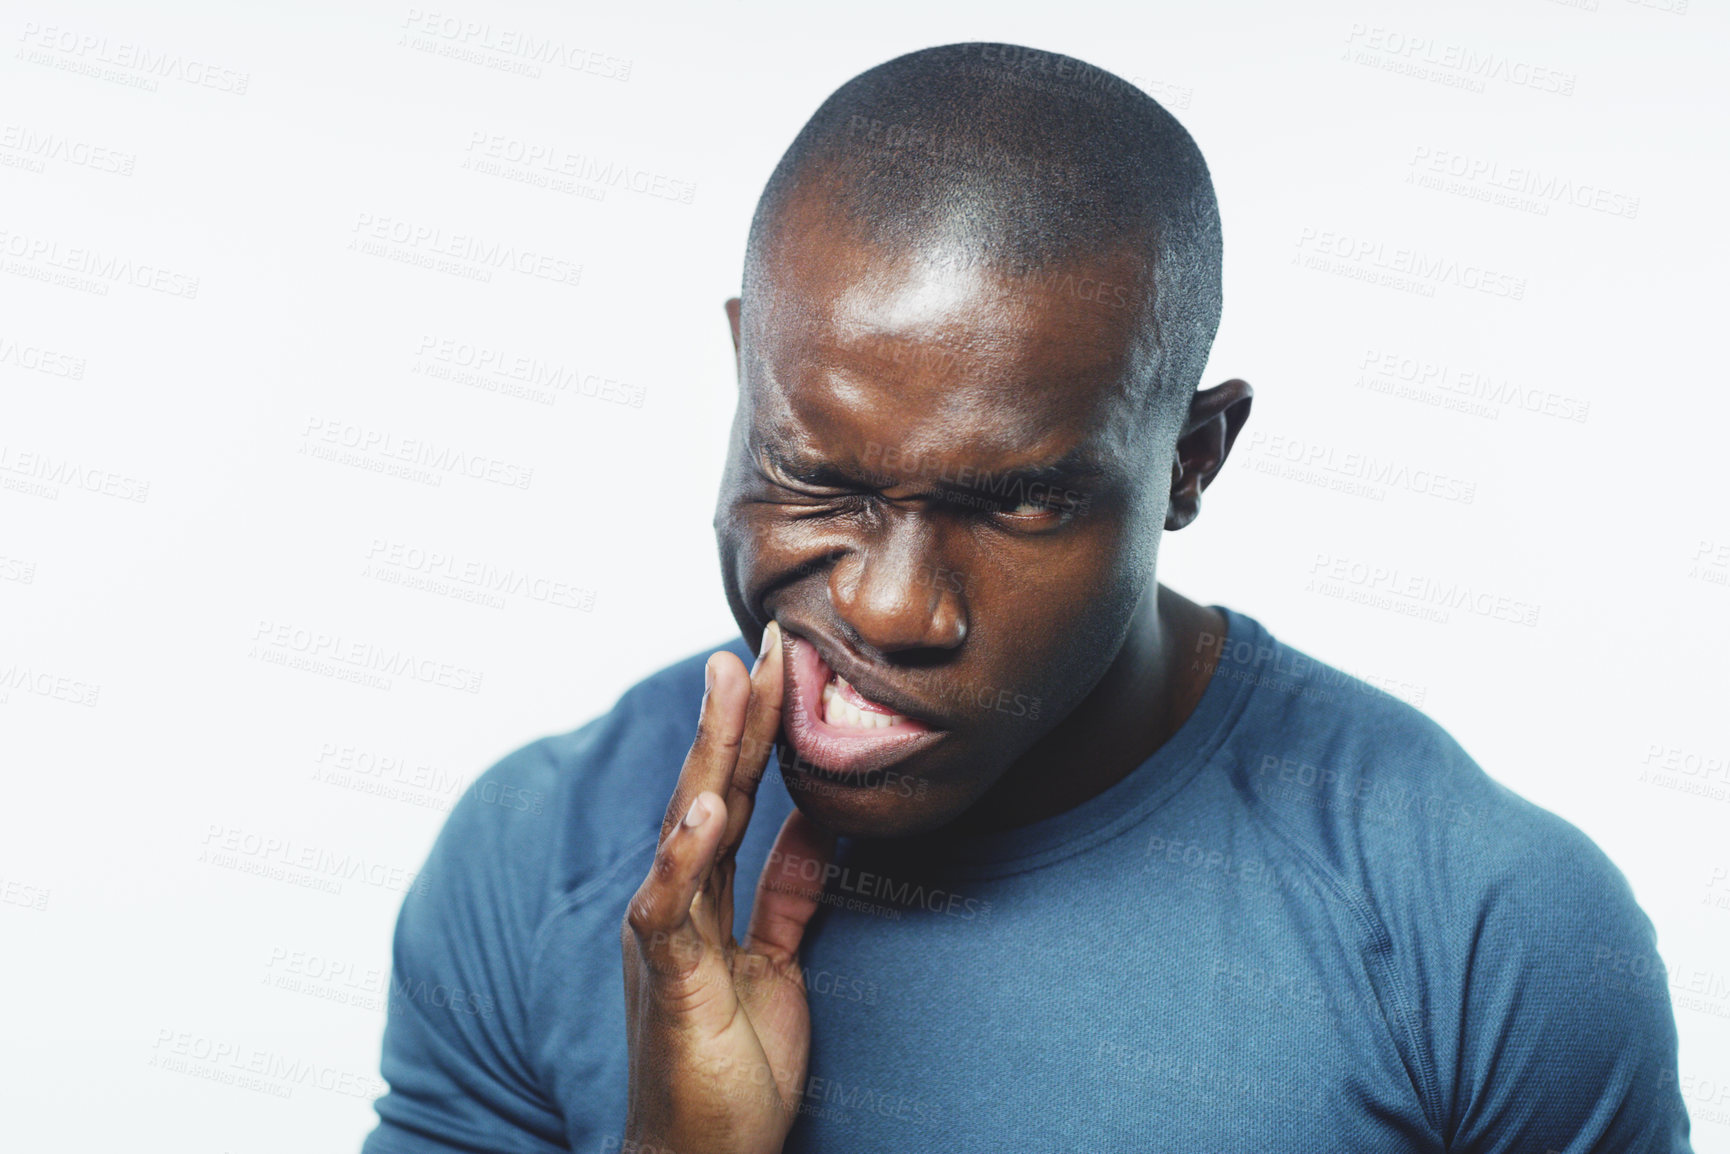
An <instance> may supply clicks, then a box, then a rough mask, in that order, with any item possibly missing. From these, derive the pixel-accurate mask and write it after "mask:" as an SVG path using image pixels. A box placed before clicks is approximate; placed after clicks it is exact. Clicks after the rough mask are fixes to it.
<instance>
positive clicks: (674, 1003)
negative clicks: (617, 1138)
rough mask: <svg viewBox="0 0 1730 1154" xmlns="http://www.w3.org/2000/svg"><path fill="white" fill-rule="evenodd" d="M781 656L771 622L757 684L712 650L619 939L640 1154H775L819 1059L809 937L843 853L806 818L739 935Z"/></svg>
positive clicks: (780, 853)
mask: <svg viewBox="0 0 1730 1154" xmlns="http://www.w3.org/2000/svg"><path fill="white" fill-rule="evenodd" d="M781 661H782V654H781V630H780V627H779V626H778V625H777V624H776V623H775V622H770V623H769V626H768V628H767V629H766V630H765V631H764V634H763V654H762V656H759V657H758V658H757V663H756V665H755V666H753V667H752V670H751V672H750V673H749V674H746V672H745V666H744V663H743V662H741V661H740V660H739V659H738V658H736V657H734V656H733V655H732V654H730V653H725V652H722V653H715V654H712V655H710V657H709V662H708V665H707V667H706V670H705V676H706V678H707V679H708V689H707V691H706V692H705V693H704V694H703V704H702V709H701V713H700V714H699V718H698V722H697V739H696V741H695V742H694V743H693V744H692V746H691V751H690V753H688V754H687V755H686V756H685V765H684V768H683V769H682V770H681V771H680V773H679V784H678V786H677V787H676V788H675V789H674V790H673V798H672V801H671V802H670V803H669V804H668V806H667V816H666V817H665V819H663V820H662V822H661V842H660V845H659V847H658V848H657V849H656V850H655V861H654V864H653V865H652V866H650V868H649V876H648V877H646V878H644V879H643V884H642V885H641V886H639V887H637V893H636V896H635V897H634V898H632V899H631V904H630V908H629V910H628V912H627V913H626V916H625V922H624V926H623V927H622V929H621V932H620V938H621V941H622V945H623V948H624V954H625V1030H626V1034H627V1038H628V1043H629V1046H630V1101H629V1104H628V1107H627V1113H626V1124H625V1136H626V1138H627V1139H628V1140H630V1141H635V1142H637V1143H639V1144H640V1145H641V1147H642V1148H643V1149H645V1150H648V1149H656V1148H660V1149H663V1150H667V1151H671V1152H673V1154H779V1151H780V1149H781V1145H782V1143H783V1142H785V1141H786V1138H787V1131H788V1130H789V1129H791V1127H792V1125H793V1120H794V1119H795V1118H796V1117H797V1115H798V1107H799V1102H800V1100H801V1096H802V1092H803V1088H804V1085H805V1073H806V1067H807V1063H808V1062H809V1059H810V1053H811V1016H810V1011H809V1008H808V1007H807V1005H806V1001H805V981H804V974H803V972H802V970H801V968H800V965H799V956H798V955H799V943H800V941H801V939H802V938H803V937H804V934H805V925H806V923H807V922H809V921H810V920H811V915H812V914H813V913H815V912H816V910H817V902H818V898H819V896H820V895H821V892H822V878H823V876H824V869H823V867H824V866H825V865H826V864H827V863H828V861H829V858H830V855H831V854H832V853H833V851H834V841H833V839H832V838H831V837H830V836H829V835H827V834H825V833H824V832H823V831H822V830H820V829H818V828H817V826H815V825H814V824H812V823H811V821H810V820H809V819H807V818H806V817H805V816H804V815H803V814H802V813H800V812H799V810H798V809H794V810H793V812H792V813H790V814H788V815H787V820H786V822H785V823H783V824H782V826H781V832H780V835H779V836H778V837H777V838H776V840H775V847H774V850H773V851H772V852H771V853H770V855H769V865H767V866H766V867H765V868H764V870H763V876H762V878H761V879H760V880H759V881H758V884H757V898H756V903H755V905H754V906H753V907H752V910H751V925H750V928H749V930H748V931H747V932H746V935H745V941H744V943H743V944H740V943H739V942H736V941H734V939H733V866H734V854H735V852H736V851H737V850H738V848H739V842H740V841H741V840H742V839H743V838H744V836H745V827H746V826H747V825H749V824H750V821H751V809H752V806H753V804H754V803H755V799H756V796H757V783H758V782H759V781H761V780H762V777H763V770H764V767H765V766H766V765H767V763H768V759H769V751H770V750H771V749H772V748H773V746H774V741H775V737H776V734H777V732H778V731H779V729H780V726H781V685H782V681H781ZM813 863H815V864H813ZM813 878H814V879H815V880H811V879H813ZM627 1148H628V1147H627Z"/></svg>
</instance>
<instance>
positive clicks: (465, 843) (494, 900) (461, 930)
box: [363, 743, 565, 1154]
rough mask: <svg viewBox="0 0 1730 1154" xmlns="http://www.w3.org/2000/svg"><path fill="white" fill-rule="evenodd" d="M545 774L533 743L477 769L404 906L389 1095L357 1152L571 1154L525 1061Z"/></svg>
mask: <svg viewBox="0 0 1730 1154" xmlns="http://www.w3.org/2000/svg"><path fill="white" fill-rule="evenodd" d="M552 772H553V765H552V759H551V757H550V756H548V754H547V752H546V748H545V744H544V743H536V744H534V745H530V746H527V747H525V748H523V749H520V750H518V751H517V752H515V753H513V754H511V755H510V756H508V757H506V758H504V759H503V760H501V761H500V762H499V763H498V764H497V765H495V766H494V767H493V768H491V769H490V770H488V771H487V772H486V773H485V774H483V775H482V776H481V777H480V778H479V779H478V780H477V781H476V783H475V786H474V787H473V788H471V789H470V790H469V791H468V792H467V793H465V794H464V796H463V798H462V799H461V800H460V801H459V802H458V803H457V805H456V806H455V808H453V810H452V811H451V815H450V818H449V820H447V822H446V823H445V827H444V829H443V831H442V832H441V833H440V834H439V837H438V840H437V842H436V843H435V844H434V846H433V849H432V852H431V853H430V855H429V856H428V858H427V862H426V866H425V868H424V869H423V870H422V872H421V874H420V876H419V877H418V878H417V879H416V882H415V884H414V886H413V887H411V889H410V891H409V893H408V895H407V896H406V897H405V898H404V900H403V905H402V912H401V914H400V915H399V916H398V919H397V925H396V935H395V939H394V944H393V948H392V956H391V980H390V997H389V1003H388V1010H387V1018H386V1023H385V1031H384V1052H383V1059H382V1061H381V1073H382V1074H383V1075H384V1078H385V1081H386V1082H387V1083H389V1086H390V1090H389V1092H388V1093H387V1094H386V1095H385V1096H384V1097H382V1098H380V1099H379V1100H378V1102H377V1103H376V1108H377V1110H378V1114H379V1125H378V1127H377V1129H375V1130H374V1131H373V1132H372V1133H371V1134H370V1135H369V1136H368V1138H367V1140H366V1144H365V1146H364V1148H363V1150H364V1154H407V1152H414V1154H420V1152H423V1151H424V1152H429V1154H430V1152H434V1151H437V1152H440V1154H443V1152H447V1151H465V1152H466V1151H486V1152H488V1154H492V1152H496V1151H506V1150H509V1151H535V1152H540V1151H562V1150H564V1149H565V1145H564V1126H563V1122H562V1119H561V1118H560V1116H559V1114H558V1112H557V1110H556V1108H555V1106H554V1105H553V1104H552V1103H551V1102H550V1101H549V1099H548V1098H547V1097H546V1096H545V1095H544V1094H543V1093H542V1092H541V1090H540V1089H539V1087H538V1086H537V1084H536V1078H535V1076H534V1072H533V1069H532V1066H531V1064H530V1062H529V1060H528V1058H527V1054H528V1053H529V1045H528V1041H527V1032H528V1015H527V1009H526V1008H527V1001H528V984H529V973H528V964H529V957H530V949H529V945H530V943H531V941H532V940H533V937H534V933H535V930H536V928H537V925H538V921H539V917H540V913H541V908H542V906H543V905H544V901H545V899H544V893H545V886H546V878H547V874H546V870H545V852H544V849H543V848H542V847H545V846H547V845H548V844H550V843H551V841H552V838H551V836H550V832H551V831H550V830H547V829H545V828H542V827H543V826H544V825H545V824H547V823H551V822H552V821H553V820H554V818H553V808H552V806H551V805H550V804H549V803H548V799H550V797H551V796H552V793H551V786H552ZM532 803H538V804H532Z"/></svg>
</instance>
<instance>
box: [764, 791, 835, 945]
mask: <svg viewBox="0 0 1730 1154" xmlns="http://www.w3.org/2000/svg"><path fill="white" fill-rule="evenodd" d="M834 855H835V839H834V837H832V836H831V835H830V834H829V833H827V832H826V831H824V830H823V829H822V828H820V827H819V826H818V825H817V824H816V823H815V822H813V821H812V820H811V819H810V818H808V817H806V816H805V815H804V814H803V813H802V812H800V811H799V810H798V809H795V810H793V812H791V813H789V814H788V815H787V820H786V821H784V822H782V823H781V832H780V833H779V834H777V835H776V837H775V847H774V848H773V849H771V850H770V851H769V862H768V864H767V865H765V866H764V867H763V876H762V877H761V878H759V879H758V881H757V900H756V902H755V903H753V905H752V908H751V928H750V930H749V931H748V932H747V933H746V935H745V949H746V950H748V951H750V952H751V953H754V954H765V955H767V956H768V957H770V958H771V959H773V960H775V961H777V962H781V963H787V962H791V961H792V960H793V959H794V958H795V957H796V956H797V955H798V953H799V943H800V942H801V941H803V940H804V937H805V926H806V925H807V924H808V923H809V922H810V921H811V915H812V914H814V913H816V912H817V907H818V905H819V904H820V899H821V898H822V895H823V879H824V878H825V877H826V876H827V872H828V871H827V868H826V867H827V866H828V865H829V862H830V859H832V858H833V857H834Z"/></svg>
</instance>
